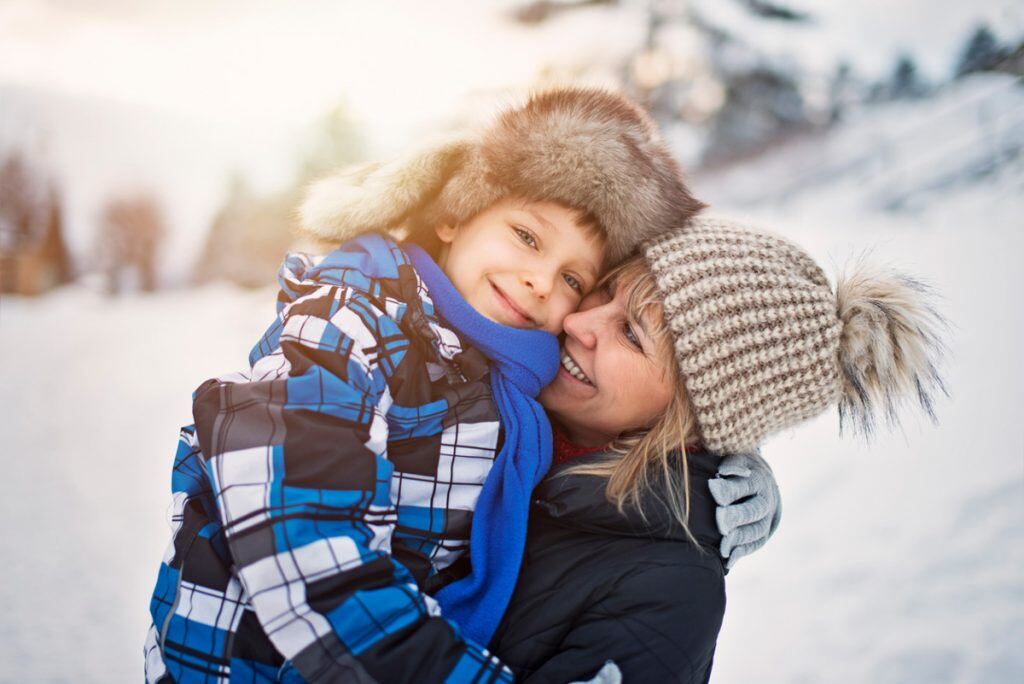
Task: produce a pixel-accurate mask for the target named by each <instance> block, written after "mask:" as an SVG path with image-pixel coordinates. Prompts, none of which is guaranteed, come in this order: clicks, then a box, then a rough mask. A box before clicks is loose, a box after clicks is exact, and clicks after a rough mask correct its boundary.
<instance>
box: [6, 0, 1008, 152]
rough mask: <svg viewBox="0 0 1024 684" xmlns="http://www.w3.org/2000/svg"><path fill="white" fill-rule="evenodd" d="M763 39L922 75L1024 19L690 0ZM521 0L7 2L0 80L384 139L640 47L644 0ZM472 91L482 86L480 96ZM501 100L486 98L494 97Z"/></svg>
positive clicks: (811, 56)
mask: <svg viewBox="0 0 1024 684" xmlns="http://www.w3.org/2000/svg"><path fill="white" fill-rule="evenodd" d="M690 1H691V2H692V4H693V5H694V6H696V7H700V8H702V11H704V12H705V13H709V14H711V15H714V16H715V17H721V18H725V19H726V20H728V22H729V24H730V25H732V26H734V27H736V28H738V29H745V30H744V33H745V34H746V35H747V36H748V37H749V38H750V39H752V40H754V41H755V42H757V43H759V44H761V45H762V46H763V47H765V48H766V49H769V50H771V51H774V52H777V53H778V52H781V53H787V54H789V53H791V54H792V55H793V56H794V57H797V58H800V59H802V60H803V61H804V62H805V63H806V62H808V61H810V62H816V63H820V64H822V69H823V70H830V69H829V67H830V66H831V65H830V64H829V65H828V66H825V65H826V64H827V63H828V62H829V61H830V60H833V61H834V59H835V56H836V53H837V52H843V53H850V54H852V55H853V59H852V61H854V62H855V63H859V64H862V65H863V68H864V69H866V70H879V69H882V68H885V67H886V66H887V65H890V64H892V63H893V62H894V55H893V53H894V52H895V51H896V50H897V49H898V47H899V46H906V47H907V49H909V50H910V51H911V52H914V53H916V55H915V56H916V57H917V58H918V61H919V62H920V63H921V65H922V67H923V68H924V69H925V70H926V71H931V72H933V73H934V72H940V71H944V70H947V69H948V68H949V66H948V65H949V64H950V63H951V62H952V60H953V54H952V53H953V52H955V49H954V46H956V45H957V43H958V42H959V41H960V40H962V37H963V36H964V34H965V33H966V31H967V30H968V28H967V27H969V26H971V25H973V23H975V21H976V20H977V19H980V18H984V19H986V20H987V21H989V22H990V23H991V24H992V25H993V26H994V27H995V28H996V30H997V32H1001V33H1002V32H1006V33H1009V34H1011V35H1012V34H1014V33H1017V34H1018V35H1019V33H1020V32H1021V31H1022V30H1024V10H1022V9H1021V6H1020V4H1019V3H1016V2H1013V1H1012V0H976V1H973V2H963V1H962V0H945V1H944V2H939V1H937V0H862V1H859V2H837V1H835V0H787V1H786V2H784V3H783V4H788V5H790V6H793V7H797V8H806V9H807V10H809V11H810V12H811V13H812V15H813V16H814V17H815V20H814V21H813V23H811V24H808V25H806V26H804V27H802V28H795V29H794V28H791V27H789V26H786V25H780V26H779V27H778V28H777V29H774V30H773V29H772V27H770V26H766V25H765V24H764V22H759V23H752V22H751V20H750V19H749V15H747V14H746V13H745V12H743V11H742V10H739V9H738V5H737V3H734V2H729V1H728V0H712V1H711V2H710V3H709V2H708V1H707V0H690ZM524 2H525V0H474V1H468V0H465V1H462V2H454V1H452V0H430V2H423V1H421V0H391V1H383V0H382V1H378V2H350V1H346V0H303V1H302V2H300V3H295V2H280V1H278V2H272V1H270V0H222V1H221V2H212V1H210V0H148V1H144V0H48V1H46V0H6V2H4V3H2V4H0V84H3V83H14V84H20V85H31V86H36V87H44V88H49V89H55V90H59V91H63V92H66V93H75V94H89V95H98V96H101V97H109V98H116V99H119V100H123V101H129V102H134V103H141V104H145V105H148V106H151V107H156V108H160V109H166V110H169V111H173V112H179V113H186V114H188V115H190V116H192V117H196V118H201V119H207V120H216V121H220V122H225V123H230V124H231V125H232V126H236V127H241V128H243V129H244V128H245V127H250V128H252V129H253V130H267V129H274V128H275V127H279V126H290V127H293V126H295V125H297V124H302V123H305V122H308V121H310V120H312V119H313V118H314V117H316V116H317V115H318V114H320V113H321V112H323V111H325V110H326V109H327V108H328V107H330V106H332V105H334V104H336V103H337V102H339V101H344V102H346V103H347V104H348V106H349V108H350V109H351V111H352V113H353V114H354V115H355V116H356V118H357V119H358V120H359V121H360V123H362V124H363V125H364V126H365V127H366V130H367V132H368V133H369V134H370V135H371V136H372V137H373V138H375V141H376V142H377V143H378V144H379V145H382V146H383V147H384V148H389V147H391V146H392V145H395V144H404V143H405V140H404V138H406V137H408V136H409V135H411V134H412V132H413V131H414V130H415V128H416V126H418V125H423V124H424V123H425V122H428V121H434V120H436V119H438V118H443V117H445V116H450V115H451V114H452V113H453V112H455V111H457V110H458V108H459V107H460V105H461V106H462V107H465V106H466V105H467V101H466V100H467V95H470V96H477V97H479V96H484V97H486V95H487V94H488V93H500V92H504V91H508V90H509V89H520V90H521V89H522V88H524V87H525V86H527V85H529V84H530V83H533V82H535V81H536V77H537V74H538V73H539V72H540V70H541V69H542V68H543V67H544V66H546V65H551V64H557V65H560V67H562V69H563V71H564V73H566V74H571V73H572V71H573V68H574V67H575V66H583V65H587V66H592V65H594V64H595V63H601V62H602V61H604V62H609V63H610V62H611V61H612V60H613V59H614V57H615V56H616V55H617V54H621V52H622V51H624V50H626V49H628V48H629V47H630V46H635V45H637V44H639V43H640V42H641V40H642V36H643V35H644V30H645V26H644V17H643V10H644V8H645V7H646V6H647V1H646V0H623V1H622V2H621V3H620V8H619V9H617V10H614V11H613V12H610V11H608V10H598V11H577V12H571V13H569V14H568V15H566V16H565V17H561V18H559V19H557V20H554V21H551V22H548V23H547V24H545V25H544V26H543V27H542V28H540V29H538V28H527V27H522V26H520V25H517V24H515V23H513V22H511V21H509V20H508V19H507V14H508V9H509V7H510V6H514V5H521V4H523V3H524ZM470 99H472V97H471V98H470ZM492 105H493V102H489V103H487V107H488V108H489V107H490V106H492Z"/></svg>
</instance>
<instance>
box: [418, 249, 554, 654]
mask: <svg viewBox="0 0 1024 684" xmlns="http://www.w3.org/2000/svg"><path fill="white" fill-rule="evenodd" d="M403 249H404V250H405V252H406V254H407V255H408V256H409V260H410V261H411V262H412V265H413V266H414V267H415V268H416V271H417V273H419V275H420V278H422V279H423V282H424V283H425V284H426V286H427V287H428V288H429V289H430V297H431V299H432V300H433V301H434V306H435V307H436V308H437V311H438V312H439V313H440V314H441V316H443V317H444V319H445V320H447V321H448V322H449V323H451V324H452V326H454V327H455V329H456V330H458V331H459V332H460V333H461V334H463V335H464V336H465V337H466V338H467V339H469V341H470V342H472V343H473V345H474V346H475V347H476V348H477V349H479V350H480V351H482V352H483V353H484V354H485V355H486V356H487V358H489V359H490V360H491V390H492V392H493V393H494V403H495V404H496V405H497V407H498V413H499V414H500V415H501V423H502V426H503V427H504V430H505V443H504V444H503V445H502V447H501V451H500V452H499V453H498V455H497V457H496V458H495V460H494V465H493V466H492V467H491V472H490V474H488V476H487V479H486V480H485V481H484V485H483V489H481V491H480V498H479V499H478V500H477V503H476V510H475V511H474V513H473V527H472V530H471V531H470V536H469V540H470V546H469V557H470V560H471V561H472V563H473V570H472V572H471V573H470V574H469V575H468V576H466V577H464V578H463V579H461V580H459V581H457V582H453V583H452V584H450V585H448V586H447V587H445V588H444V589H442V590H441V591H440V592H438V594H437V600H438V601H439V602H440V604H441V610H442V614H443V615H444V616H445V617H446V618H449V619H450V620H453V621H455V623H457V624H458V626H459V627H460V629H461V630H462V633H463V634H464V635H465V636H466V637H468V638H470V639H472V640H473V641H475V642H477V643H478V644H482V645H484V646H486V645H487V643H488V642H490V640H491V636H493V634H494V630H495V629H497V627H498V622H499V621H500V620H501V617H502V615H504V614H505V609H506V608H507V607H508V602H509V599H510V598H512V590H513V589H514V588H515V586H516V579H517V578H518V577H519V566H520V565H521V564H522V560H523V549H524V548H525V545H526V522H527V515H528V513H529V510H530V495H531V493H532V492H533V488H534V487H536V486H537V484H538V483H539V482H540V481H541V480H542V479H543V478H544V475H545V474H546V473H547V471H548V468H550V467H551V449H552V446H551V445H552V437H551V424H550V423H549V422H548V418H547V416H546V415H545V414H544V409H543V408H541V406H540V404H538V403H537V401H536V399H535V397H536V396H537V394H538V393H539V392H540V390H541V388H542V387H544V385H546V384H548V383H549V382H551V381H552V380H553V379H554V377H555V373H557V372H558V341H557V339H556V338H555V337H554V336H553V335H550V334H549V333H546V332H543V331H540V330H519V329H516V328H510V327H507V326H504V325H501V324H499V323H495V322H494V321H491V320H488V319H487V318H485V317H484V316H482V315H481V314H480V313H478V312H477V311H476V310H475V309H474V308H473V307H471V306H470V305H469V303H468V302H466V300H465V299H464V298H463V297H462V295H461V294H459V292H458V291H457V290H456V289H455V286H454V285H452V283H451V281H450V280H448V277H447V276H446V275H445V274H444V273H443V272H442V271H441V269H440V268H439V267H438V265H437V264H436V263H434V261H433V259H431V258H430V257H429V256H428V255H427V253H426V252H424V251H423V250H422V249H420V248H419V247H417V246H416V245H405V246H404V247H403Z"/></svg>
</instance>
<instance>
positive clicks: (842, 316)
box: [643, 216, 945, 453]
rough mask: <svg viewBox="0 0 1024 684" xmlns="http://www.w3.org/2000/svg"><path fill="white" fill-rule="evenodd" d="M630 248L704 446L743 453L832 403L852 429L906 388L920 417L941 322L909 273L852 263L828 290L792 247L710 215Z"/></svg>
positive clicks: (893, 403)
mask: <svg viewBox="0 0 1024 684" xmlns="http://www.w3.org/2000/svg"><path fill="white" fill-rule="evenodd" d="M643 253H644V256H645V258H646V261H647V264H648V266H649V267H650V269H651V272H652V273H653V275H654V278H655V280H656V282H657V285H658V288H659V290H660V292H661V294H662V295H663V302H662V306H663V313H664V317H665V321H666V324H667V326H668V328H669V330H670V332H671V334H672V336H673V340H674V348H675V356H676V360H677V362H678V366H679V372H680V374H681V376H682V381H683V383H684V385H685V388H686V391H687V395H688V398H689V400H690V406H691V410H692V411H693V414H694V417H695V419H696V422H697V425H698V429H699V431H700V437H701V440H702V443H703V445H704V447H705V448H707V449H708V450H709V451H712V452H717V453H726V452H729V453H739V452H743V451H747V450H750V449H753V448H755V447H757V446H759V445H760V444H761V443H762V442H763V441H764V439H765V437H767V436H768V435H769V434H771V433H773V432H775V431H778V430H781V429H783V428H786V427H789V426H792V425H795V424H797V423H799V422H801V421H803V420H805V419H808V418H811V417H812V416H815V415H817V414H819V413H821V412H822V411H824V410H825V409H827V408H828V407H830V406H832V405H834V404H838V406H839V413H840V427H841V428H842V426H843V424H844V422H849V423H852V426H853V428H854V429H855V430H856V431H860V432H862V433H864V434H869V433H870V432H871V431H872V428H873V425H874V416H875V412H876V411H877V410H881V411H882V412H883V413H884V415H885V416H886V417H887V418H888V419H889V420H890V422H896V421H897V413H896V409H897V408H898V407H899V405H900V404H901V402H902V401H903V400H904V399H905V398H907V397H909V396H912V397H915V398H916V399H917V400H918V401H919V402H920V404H921V406H922V408H924V410H925V411H926V412H927V413H928V414H929V415H930V416H932V418H933V419H934V414H933V412H932V401H931V397H932V392H933V390H935V389H939V390H941V391H943V392H944V391H945V388H944V387H943V384H942V380H941V378H940V376H939V374H938V370H937V362H938V360H939V358H940V357H941V354H942V351H943V344H942V340H941V336H940V332H941V331H942V330H943V328H944V321H943V319H942V318H941V317H940V316H939V315H938V314H937V313H936V312H935V310H934V308H932V306H931V304H930V300H931V291H930V290H929V288H927V287H926V286H925V285H923V284H922V283H920V282H919V281H917V280H915V279H913V278H910V277H908V276H906V275H904V274H901V273H898V272H894V271H891V270H882V269H878V268H872V267H870V266H869V265H867V264H865V263H864V262H863V260H862V261H861V262H859V263H858V264H857V265H856V266H855V267H854V269H853V271H852V272H850V273H848V274H847V275H845V276H842V277H841V278H840V279H839V282H838V284H837V287H836V291H835V292H833V290H832V288H831V287H830V285H829V281H828V279H827V278H826V276H825V273H824V272H823V271H822V269H821V268H820V267H819V266H818V265H817V263H815V261H814V260H813V259H812V258H811V257H810V255H808V254H807V252H805V251H804V250H803V249H801V248H800V247H798V246H797V245H795V244H793V243H792V242H790V241H788V240H786V239H784V238H782V237H779V236H778V235H773V234H772V233H768V232H764V231H760V230H755V229H752V228H749V227H746V226H743V225H740V224H737V223H735V222H732V221H729V220H726V219H722V218H717V217H713V216H701V217H697V218H695V219H692V220H691V221H690V222H689V223H688V224H686V225H684V226H683V227H682V228H678V229H676V230H673V231H670V232H668V233H666V234H664V235H662V236H659V237H658V238H656V239H654V240H651V241H649V242H648V243H647V244H646V245H645V247H644V250H643Z"/></svg>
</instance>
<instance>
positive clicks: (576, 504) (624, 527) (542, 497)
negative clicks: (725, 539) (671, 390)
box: [534, 452, 722, 554]
mask: <svg viewBox="0 0 1024 684" xmlns="http://www.w3.org/2000/svg"><path fill="white" fill-rule="evenodd" d="M609 457H610V456H609V454H607V453H605V452H602V453H598V454H594V455H590V456H583V457H580V458H576V459H573V460H572V461H569V462H567V463H565V464H562V465H559V466H556V467H555V468H552V470H551V472H549V473H548V476H547V477H546V478H545V479H544V481H543V482H541V484H540V485H538V487H537V489H536V490H534V506H535V510H536V511H537V512H538V513H539V515H541V516H543V517H545V518H547V519H549V520H550V521H551V522H553V523H555V524H558V525H560V526H563V527H568V528H572V529H578V530H580V531H583V532H590V533H594V534H611V535H616V536H628V537H646V538H657V539H673V540H679V541H688V540H689V538H688V537H687V536H686V532H685V531H684V530H683V528H682V527H681V526H680V525H679V523H678V522H676V520H675V519H674V518H673V517H672V514H671V510H670V509H669V507H668V505H667V504H666V492H665V491H664V488H663V487H654V488H652V489H651V490H648V491H647V492H646V493H645V494H644V497H643V500H642V501H643V510H644V515H641V514H640V512H639V511H638V510H636V509H630V508H627V509H626V510H625V511H624V512H623V513H619V511H618V510H617V509H616V507H615V505H614V504H612V503H611V502H609V501H608V499H607V498H606V497H605V484H606V480H605V478H603V477H599V476H595V475H579V474H566V471H567V470H569V469H571V468H574V467H577V466H580V465H585V464H587V463H594V462H598V461H600V460H602V459H606V458H609ZM718 460H719V459H718V457H716V456H713V455H711V454H707V453H704V452H689V453H687V463H688V466H689V476H690V516H689V527H690V531H691V532H692V533H693V535H694V536H695V537H696V538H697V541H698V542H700V544H701V545H702V546H705V547H707V548H709V549H713V550H714V552H715V553H716V554H717V553H718V548H719V545H720V543H721V540H722V537H721V535H720V534H719V532H718V527H717V524H716V523H715V505H716V504H715V502H714V499H712V497H711V492H710V490H709V489H708V480H709V479H710V478H712V477H714V476H715V474H716V473H717V468H718Z"/></svg>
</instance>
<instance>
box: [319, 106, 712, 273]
mask: <svg viewBox="0 0 1024 684" xmlns="http://www.w3.org/2000/svg"><path fill="white" fill-rule="evenodd" d="M506 197H517V198H520V199H524V200H528V201H534V202H542V201H550V202H556V203H558V204H561V205H563V206H566V207H568V208H570V209H575V210H578V211H580V212H583V214H585V215H586V216H587V217H588V218H589V219H592V220H595V221H596V222H597V223H598V224H599V228H600V230H601V232H602V233H603V234H604V236H605V238H606V260H607V262H608V263H615V262H617V261H619V260H620V259H622V258H624V257H625V256H626V255H627V254H628V253H629V252H631V251H633V250H634V249H635V248H636V247H637V246H638V245H639V244H640V242H642V241H643V240H645V239H647V238H651V237H654V236H655V235H657V234H659V233H661V232H664V231H666V230H669V229H670V228H672V227H673V226H675V225H678V223H679V221H680V220H684V221H685V220H686V219H688V218H690V217H691V216H693V215H694V214H696V213H697V212H698V211H699V210H700V209H701V208H702V207H703V205H702V204H701V203H700V202H698V201H697V200H696V199H694V198H693V197H692V196H691V195H690V192H689V190H688V189H687V187H686V185H685V184H684V182H683V177H682V172H681V170H680V168H679V165H678V163H677V162H676V161H675V159H674V158H673V157H672V155H671V154H670V153H669V151H668V148H667V146H666V145H665V143H664V142H663V140H662V138H661V135H660V133H659V132H658V129H657V127H656V126H655V124H654V123H653V121H652V120H651V118H650V117H649V116H648V115H647V114H646V113H645V112H644V111H643V110H642V109H640V108H639V107H638V106H636V105H635V104H633V103H632V102H630V101H629V100H628V99H626V98H625V97H623V96H621V95H618V94H615V93H612V92H609V91H605V90H601V89H594V88H560V89H554V90H549V91H546V92H543V93H540V94H537V95H534V96H533V97H531V98H529V100H528V101H527V102H526V103H525V104H524V105H522V106H519V107H515V108H512V109H509V110H507V111H505V112H503V113H502V114H500V115H499V116H498V117H497V119H496V120H495V121H494V122H493V123H492V124H490V125H489V126H486V127H484V128H482V129H481V130H478V131H469V132H467V133H465V134H462V135H458V136H454V137H450V138H446V139H443V140H439V141H435V142H433V143H432V144H430V145H427V146H426V147H424V148H422V149H419V150H416V151H414V152H413V153H411V154H409V155H407V156H405V157H402V158H400V159H397V160H394V161H390V162H385V163H373V164H368V165H363V166H360V167H356V168H352V169H347V170H343V171H341V172H340V173H337V174H335V175H333V176H330V177H328V178H325V179H322V180H320V181H318V182H316V183H314V184H313V185H312V186H311V187H310V188H309V190H308V193H307V196H306V198H305V201H304V202H303V203H302V205H301V207H300V209H299V223H300V228H301V229H302V230H303V231H304V232H306V233H307V234H310V235H312V236H314V237H318V238H323V239H328V240H346V239H349V238H351V237H354V236H355V235H358V234H360V233H365V232H369V231H378V232H382V231H391V230H397V231H398V233H399V234H400V236H401V237H408V238H410V239H411V240H413V241H415V242H417V243H419V244H420V245H422V246H424V247H428V248H429V246H430V245H433V244H435V242H434V241H435V240H436V237H435V235H434V230H435V228H436V227H437V226H439V225H445V224H448V225H459V224H461V223H463V222H465V221H467V220H469V219H471V218H472V217H473V216H475V215H476V214H478V213H479V212H481V211H482V210H484V209H486V208H487V207H489V206H490V205H491V204H493V203H494V202H496V201H498V200H500V199H503V198H506Z"/></svg>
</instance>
